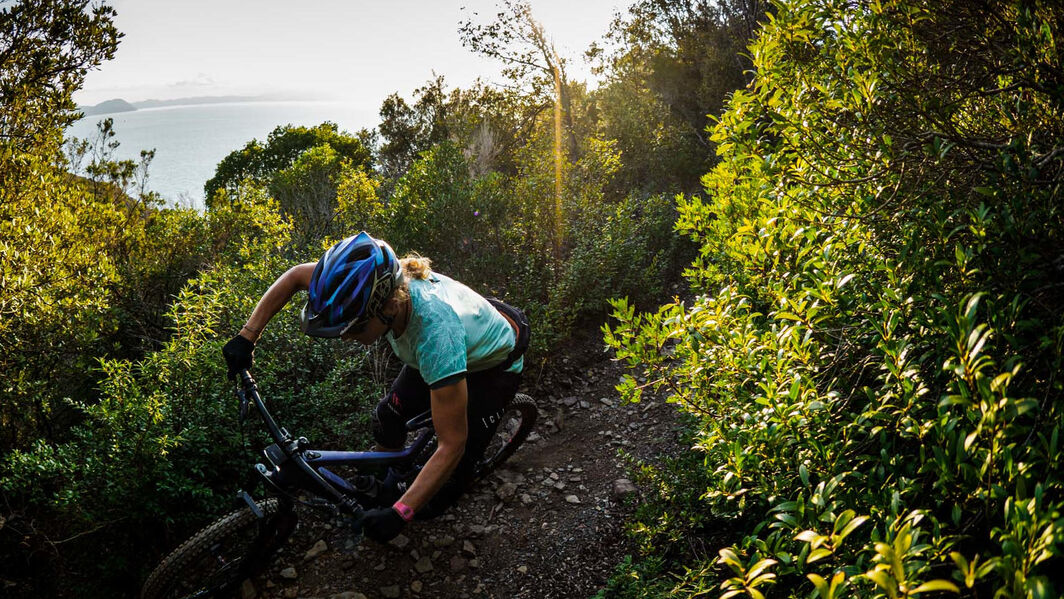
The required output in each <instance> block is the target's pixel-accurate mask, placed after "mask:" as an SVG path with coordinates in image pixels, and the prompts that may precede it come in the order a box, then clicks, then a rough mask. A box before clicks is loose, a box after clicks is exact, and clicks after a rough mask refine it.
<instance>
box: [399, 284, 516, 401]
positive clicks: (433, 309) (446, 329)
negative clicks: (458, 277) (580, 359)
mask: <svg viewBox="0 0 1064 599" xmlns="http://www.w3.org/2000/svg"><path fill="white" fill-rule="evenodd" d="M407 281H408V285H409V287H410V301H411V308H412V310H411V313H410V322H408V323H407V325H406V330H404V331H403V334H402V335H400V336H399V337H398V338H397V337H395V336H394V335H393V334H392V332H391V331H389V332H388V343H390V344H391V346H392V350H393V351H395V355H396V356H398V357H399V359H400V360H402V362H403V363H404V364H406V365H408V366H410V367H412V368H416V369H418V370H419V371H420V372H421V378H423V379H424V380H425V382H426V383H428V385H429V386H430V387H432V386H433V385H435V384H436V383H440V382H447V381H449V380H450V379H454V378H455V377H457V376H460V375H463V374H465V373H467V372H478V371H481V370H487V369H489V368H491V367H493V366H498V365H499V364H501V363H503V362H504V361H505V360H506V356H507V355H509V353H510V352H511V351H513V349H514V346H515V344H516V338H515V336H514V330H513V328H511V327H510V323H509V322H507V321H506V319H505V318H503V316H502V315H501V314H499V312H498V310H496V309H495V307H494V306H492V305H491V304H490V303H488V300H486V299H484V298H483V297H482V296H481V295H480V294H479V293H477V292H475V291H473V290H472V289H470V288H469V287H466V286H465V285H463V284H462V283H459V282H458V281H455V280H454V279H451V278H450V277H446V276H444V275H441V274H439V273H435V272H430V273H429V276H428V278H426V279H409V278H408V279H407ZM523 365H524V358H520V359H518V360H517V361H516V362H514V363H513V364H512V365H511V366H510V368H508V369H507V370H508V371H509V372H521V369H522V367H523Z"/></svg>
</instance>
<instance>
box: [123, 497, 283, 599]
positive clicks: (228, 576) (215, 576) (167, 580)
mask: <svg viewBox="0 0 1064 599" xmlns="http://www.w3.org/2000/svg"><path fill="white" fill-rule="evenodd" d="M259 507H260V508H261V509H262V512H263V515H264V517H263V518H259V517H258V516H256V515H255V514H254V513H253V512H252V511H251V509H250V508H243V509H240V510H237V511H235V512H232V513H230V514H228V515H226V516H223V517H222V518H219V519H218V520H215V521H214V522H213V523H212V524H210V525H209V526H207V527H206V528H204V529H203V530H201V531H199V532H198V533H196V534H195V535H194V536H193V537H192V538H190V539H189V540H187V541H185V542H184V544H182V545H181V546H180V547H178V548H177V549H175V550H174V551H173V552H172V553H171V554H170V555H168V556H167V557H166V559H164V560H163V561H162V562H161V563H160V564H159V566H158V567H157V568H155V570H154V571H153V572H152V573H151V576H149V577H148V581H147V582H145V583H144V589H143V590H142V591H141V597H142V598H143V599H183V598H193V597H195V598H201V597H203V598H205V597H232V596H235V595H237V593H238V592H239V591H240V587H241V585H242V584H243V583H244V581H245V580H248V579H249V578H251V577H253V576H255V575H256V574H258V573H260V572H262V570H264V569H265V568H266V566H267V565H269V563H270V560H271V559H272V558H273V556H274V554H275V553H276V552H277V550H278V549H279V548H280V547H281V545H283V544H284V542H285V541H286V540H287V539H288V536H289V535H290V534H291V533H292V531H293V530H294V529H295V524H296V515H295V513H294V512H292V510H291V508H290V507H287V506H283V505H281V502H280V501H278V500H277V499H276V498H270V499H267V500H266V501H263V502H261V503H260V504H259Z"/></svg>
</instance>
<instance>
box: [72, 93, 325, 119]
mask: <svg viewBox="0 0 1064 599" xmlns="http://www.w3.org/2000/svg"><path fill="white" fill-rule="evenodd" d="M302 100H308V98H306V97H305V96H304V97H296V96H293V95H285V94H269V95H264V96H196V97H191V98H173V99H170V100H142V101H140V102H127V101H126V100H123V99H121V98H115V99H113V100H106V101H104V102H100V103H99V104H94V105H92V106H78V110H80V111H81V112H82V113H83V114H84V115H85V116H94V115H97V114H110V113H114V112H131V111H133V110H139V109H142V108H163V107H166V106H194V105H197V104H232V103H234V102H286V101H302Z"/></svg>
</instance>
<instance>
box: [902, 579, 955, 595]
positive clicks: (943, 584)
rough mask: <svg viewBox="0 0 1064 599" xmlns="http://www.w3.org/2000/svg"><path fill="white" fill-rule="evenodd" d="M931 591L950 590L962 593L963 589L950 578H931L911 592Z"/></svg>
mask: <svg viewBox="0 0 1064 599" xmlns="http://www.w3.org/2000/svg"><path fill="white" fill-rule="evenodd" d="M931 591H949V592H951V593H960V592H961V590H960V589H958V588H957V585H955V584H953V583H952V582H950V581H948V580H943V579H941V578H939V579H937V580H931V581H928V582H925V583H923V584H921V585H920V586H918V587H916V588H915V589H913V590H912V591H910V592H911V593H928V592H931Z"/></svg>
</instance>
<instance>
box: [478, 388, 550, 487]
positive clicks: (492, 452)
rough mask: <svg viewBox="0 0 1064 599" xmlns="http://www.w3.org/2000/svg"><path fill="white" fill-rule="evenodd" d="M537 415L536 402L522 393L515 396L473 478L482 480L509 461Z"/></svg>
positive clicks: (505, 411)
mask: <svg viewBox="0 0 1064 599" xmlns="http://www.w3.org/2000/svg"><path fill="white" fill-rule="evenodd" d="M538 414H539V411H538V410H537V409H536V402H534V401H533V400H532V398H531V397H529V396H527V395H525V394H524V393H518V394H517V395H515V396H514V398H513V401H511V402H510V405H508V406H506V409H505V410H504V411H503V414H502V418H501V420H500V421H499V426H498V428H496V429H495V434H494V435H492V437H491V440H490V441H489V442H488V446H487V447H486V448H485V449H484V455H483V456H482V457H481V458H480V462H478V463H477V466H476V470H475V472H474V476H475V477H476V478H478V479H480V478H484V477H485V476H487V475H489V474H491V473H492V472H493V471H494V470H495V469H496V468H498V467H499V465H501V464H502V463H503V462H505V461H506V460H508V459H510V456H512V455H513V454H514V452H515V451H517V448H518V447H520V446H521V444H522V443H524V442H525V439H527V438H528V435H529V433H531V432H532V427H534V426H535V425H536V417H537V416H538Z"/></svg>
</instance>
